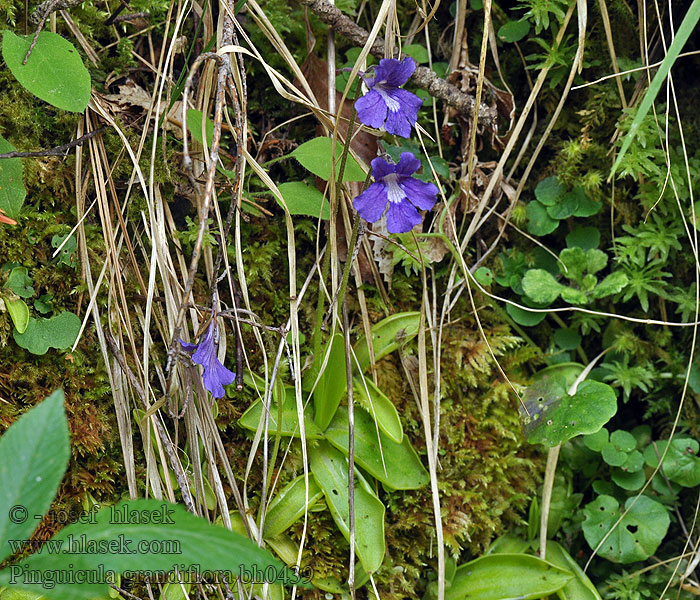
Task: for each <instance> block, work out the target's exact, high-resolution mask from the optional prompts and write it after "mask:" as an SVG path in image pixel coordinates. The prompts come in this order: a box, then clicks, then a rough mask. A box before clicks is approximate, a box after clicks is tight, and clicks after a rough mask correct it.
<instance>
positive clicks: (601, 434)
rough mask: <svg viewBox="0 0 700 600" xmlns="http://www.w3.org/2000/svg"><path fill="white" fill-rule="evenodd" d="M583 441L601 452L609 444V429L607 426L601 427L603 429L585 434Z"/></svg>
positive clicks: (592, 448) (591, 448) (587, 445)
mask: <svg viewBox="0 0 700 600" xmlns="http://www.w3.org/2000/svg"><path fill="white" fill-rule="evenodd" d="M583 443H584V444H585V446H586V448H588V449H589V450H593V451H594V452H600V451H601V450H602V449H603V448H604V447H605V446H607V445H608V430H607V429H605V427H601V429H600V430H599V431H596V432H595V433H589V434H588V435H584V436H583Z"/></svg>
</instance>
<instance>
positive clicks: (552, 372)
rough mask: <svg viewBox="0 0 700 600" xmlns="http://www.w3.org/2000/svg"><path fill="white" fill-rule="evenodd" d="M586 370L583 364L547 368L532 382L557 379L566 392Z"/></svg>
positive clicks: (535, 375) (538, 373)
mask: <svg viewBox="0 0 700 600" xmlns="http://www.w3.org/2000/svg"><path fill="white" fill-rule="evenodd" d="M584 368H585V367H584V366H583V365H582V364H581V363H576V362H566V363H559V364H558V365H550V366H549V367H545V368H544V369H541V370H539V371H537V373H535V374H534V375H533V376H532V380H533V382H538V381H540V380H542V379H545V378H556V379H558V380H559V381H560V382H561V385H562V387H561V389H562V390H564V391H566V390H568V389H569V388H570V387H571V386H572V385H573V383H574V381H576V378H577V377H578V376H579V375H580V374H581V371H583V369H584ZM548 385H549V384H548ZM562 393H563V392H562ZM606 440H607V438H606Z"/></svg>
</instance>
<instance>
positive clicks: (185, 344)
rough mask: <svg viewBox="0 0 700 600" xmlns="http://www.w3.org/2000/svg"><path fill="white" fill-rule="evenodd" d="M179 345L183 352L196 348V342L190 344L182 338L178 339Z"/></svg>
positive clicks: (192, 350)
mask: <svg viewBox="0 0 700 600" xmlns="http://www.w3.org/2000/svg"><path fill="white" fill-rule="evenodd" d="M180 346H182V349H183V350H184V351H185V352H194V351H195V350H197V346H198V344H190V343H189V342H185V341H184V340H182V339H180Z"/></svg>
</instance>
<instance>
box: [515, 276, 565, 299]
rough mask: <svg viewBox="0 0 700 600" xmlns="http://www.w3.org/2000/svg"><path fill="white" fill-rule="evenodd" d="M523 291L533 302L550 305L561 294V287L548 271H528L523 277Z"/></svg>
mask: <svg viewBox="0 0 700 600" xmlns="http://www.w3.org/2000/svg"><path fill="white" fill-rule="evenodd" d="M522 284H523V290H524V292H525V293H526V294H527V296H528V298H530V299H531V300H533V301H534V302H538V303H542V304H551V303H552V302H554V301H555V300H556V299H557V298H558V297H559V294H560V293H561V288H562V285H561V284H560V283H559V282H558V281H557V280H556V279H554V277H553V276H552V274H551V273H550V272H549V271H545V270H544V269H530V270H529V271H528V272H527V273H525V276H524V277H523V281H522Z"/></svg>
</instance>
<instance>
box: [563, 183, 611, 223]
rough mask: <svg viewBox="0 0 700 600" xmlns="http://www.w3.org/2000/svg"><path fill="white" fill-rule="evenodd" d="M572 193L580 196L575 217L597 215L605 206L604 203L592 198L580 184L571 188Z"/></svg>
mask: <svg viewBox="0 0 700 600" xmlns="http://www.w3.org/2000/svg"><path fill="white" fill-rule="evenodd" d="M571 193H572V194H575V195H576V197H577V198H578V208H577V209H576V212H574V217H592V216H593V215H597V214H598V213H599V212H600V209H601V208H603V203H602V202H596V201H595V200H591V199H590V198H589V197H588V195H587V194H586V191H585V190H584V189H583V188H582V187H581V186H580V185H577V186H576V187H575V188H574V189H573V190H571Z"/></svg>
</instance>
